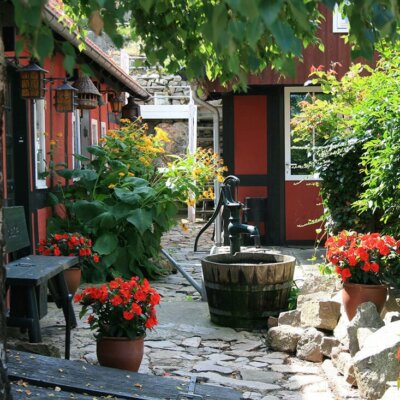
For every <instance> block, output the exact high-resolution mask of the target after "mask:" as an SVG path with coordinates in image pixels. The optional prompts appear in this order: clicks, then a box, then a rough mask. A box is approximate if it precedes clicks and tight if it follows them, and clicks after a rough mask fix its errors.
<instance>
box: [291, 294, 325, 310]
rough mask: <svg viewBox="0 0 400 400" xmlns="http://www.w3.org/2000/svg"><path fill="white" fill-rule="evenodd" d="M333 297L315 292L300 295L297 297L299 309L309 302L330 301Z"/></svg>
mask: <svg viewBox="0 0 400 400" xmlns="http://www.w3.org/2000/svg"><path fill="white" fill-rule="evenodd" d="M330 299H331V296H330V295H329V294H327V293H325V292H315V293H308V294H299V295H298V297H297V308H298V309H301V308H302V306H303V304H304V303H307V302H309V301H313V302H314V301H320V300H330Z"/></svg>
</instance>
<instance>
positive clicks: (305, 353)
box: [296, 328, 324, 362]
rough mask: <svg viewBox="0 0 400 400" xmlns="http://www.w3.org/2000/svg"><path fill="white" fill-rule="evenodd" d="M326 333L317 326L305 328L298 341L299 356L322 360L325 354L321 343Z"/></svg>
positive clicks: (315, 360)
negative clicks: (318, 329)
mask: <svg viewBox="0 0 400 400" xmlns="http://www.w3.org/2000/svg"><path fill="white" fill-rule="evenodd" d="M323 337H324V334H323V333H322V332H320V331H317V330H316V329H315V328H307V329H305V330H304V333H303V334H302V336H301V338H300V340H299V341H298V343H297V352H296V356H297V358H300V359H301V360H306V361H312V362H322V360H323V358H324V356H323V354H322V352H321V343H322V338H323Z"/></svg>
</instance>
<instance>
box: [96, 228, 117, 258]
mask: <svg viewBox="0 0 400 400" xmlns="http://www.w3.org/2000/svg"><path fill="white" fill-rule="evenodd" d="M117 246H118V237H117V236H116V235H115V234H113V233H111V232H107V233H103V234H102V235H101V236H100V237H98V238H97V240H96V242H95V243H94V246H93V250H94V251H97V253H99V254H100V255H105V254H111V253H112V252H113V251H114V250H115V249H116V248H117Z"/></svg>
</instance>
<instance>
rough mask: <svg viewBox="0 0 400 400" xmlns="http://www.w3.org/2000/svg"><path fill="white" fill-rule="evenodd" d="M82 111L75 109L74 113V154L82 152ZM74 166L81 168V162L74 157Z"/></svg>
mask: <svg viewBox="0 0 400 400" xmlns="http://www.w3.org/2000/svg"><path fill="white" fill-rule="evenodd" d="M80 119H81V118H80V111H79V110H75V111H74V112H73V113H72V137H73V142H72V143H73V149H72V154H74V155H75V154H81V121H80ZM74 168H76V169H80V168H81V162H80V160H78V159H77V158H76V157H74Z"/></svg>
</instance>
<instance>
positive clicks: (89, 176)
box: [73, 169, 98, 182]
mask: <svg viewBox="0 0 400 400" xmlns="http://www.w3.org/2000/svg"><path fill="white" fill-rule="evenodd" d="M73 178H80V179H84V180H86V181H88V182H93V181H95V180H96V179H97V178H98V174H97V172H96V171H93V170H92V169H75V170H74V173H73Z"/></svg>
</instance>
